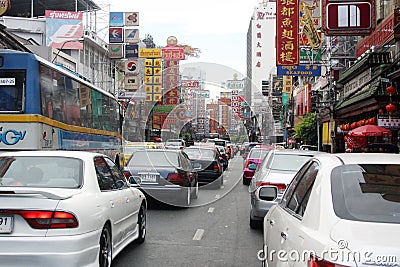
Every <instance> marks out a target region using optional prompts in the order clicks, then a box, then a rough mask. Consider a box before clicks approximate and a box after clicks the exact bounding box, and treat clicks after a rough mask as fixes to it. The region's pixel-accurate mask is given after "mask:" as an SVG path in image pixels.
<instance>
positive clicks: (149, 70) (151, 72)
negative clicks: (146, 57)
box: [144, 67, 153, 76]
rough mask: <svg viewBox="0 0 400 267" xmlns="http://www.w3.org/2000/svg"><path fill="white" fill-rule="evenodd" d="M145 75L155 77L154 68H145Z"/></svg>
mask: <svg viewBox="0 0 400 267" xmlns="http://www.w3.org/2000/svg"><path fill="white" fill-rule="evenodd" d="M144 75H146V76H152V75H153V68H151V67H150V68H149V67H144Z"/></svg>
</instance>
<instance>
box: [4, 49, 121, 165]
mask: <svg viewBox="0 0 400 267" xmlns="http://www.w3.org/2000/svg"><path fill="white" fill-rule="evenodd" d="M122 120H123V117H122V109H121V106H120V104H119V103H118V100H117V98H116V97H114V96H113V95H112V94H110V93H108V92H106V91H105V90H103V89H100V88H97V87H95V86H94V85H93V84H91V83H89V82H87V81H85V80H82V79H80V78H79V77H78V76H77V75H76V74H75V73H73V72H70V71H68V70H66V69H64V68H62V67H59V66H57V65H55V64H53V63H50V62H48V61H47V60H44V59H42V58H40V57H38V56H37V55H35V54H32V53H28V52H21V51H14V50H0V151H4V150H87V151H96V152H100V153H103V154H106V155H108V156H109V157H111V158H112V159H114V160H115V162H116V163H117V164H121V163H122V162H123V161H122V160H123V156H122V144H123V138H122ZM120 166H122V165H120Z"/></svg>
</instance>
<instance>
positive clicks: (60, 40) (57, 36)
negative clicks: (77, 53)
mask: <svg viewBox="0 0 400 267" xmlns="http://www.w3.org/2000/svg"><path fill="white" fill-rule="evenodd" d="M82 36H83V24H82V12H72V11H56V10H46V46H51V47H54V48H58V49H61V48H63V49H75V50H82V49H83V43H81V42H79V41H78V39H79V38H82Z"/></svg>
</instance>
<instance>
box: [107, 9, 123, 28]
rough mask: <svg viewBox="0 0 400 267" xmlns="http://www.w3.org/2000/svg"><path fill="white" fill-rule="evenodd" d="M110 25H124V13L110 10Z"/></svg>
mask: <svg viewBox="0 0 400 267" xmlns="http://www.w3.org/2000/svg"><path fill="white" fill-rule="evenodd" d="M109 25H110V27H122V26H124V13H123V12H110V23H109Z"/></svg>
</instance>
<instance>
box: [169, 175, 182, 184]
mask: <svg viewBox="0 0 400 267" xmlns="http://www.w3.org/2000/svg"><path fill="white" fill-rule="evenodd" d="M184 178H185V177H184V175H183V174H181V173H170V174H168V176H167V180H168V181H170V182H171V183H174V184H176V183H183V180H184Z"/></svg>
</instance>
